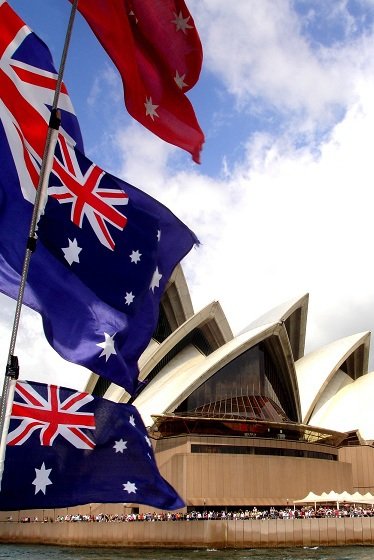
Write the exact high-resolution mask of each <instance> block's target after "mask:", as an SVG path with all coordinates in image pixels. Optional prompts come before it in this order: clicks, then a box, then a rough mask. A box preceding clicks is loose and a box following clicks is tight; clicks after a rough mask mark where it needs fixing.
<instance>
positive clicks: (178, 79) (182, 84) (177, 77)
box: [174, 70, 188, 89]
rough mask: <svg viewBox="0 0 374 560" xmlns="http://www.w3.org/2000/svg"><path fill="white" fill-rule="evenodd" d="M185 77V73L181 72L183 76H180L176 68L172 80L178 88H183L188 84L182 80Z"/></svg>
mask: <svg viewBox="0 0 374 560" xmlns="http://www.w3.org/2000/svg"><path fill="white" fill-rule="evenodd" d="M185 77H186V74H183V76H180V75H179V72H178V70H176V72H175V76H174V82H175V83H176V84H177V86H178V87H179V89H183V88H184V87H187V86H188V84H186V82H185V81H184V78H185Z"/></svg>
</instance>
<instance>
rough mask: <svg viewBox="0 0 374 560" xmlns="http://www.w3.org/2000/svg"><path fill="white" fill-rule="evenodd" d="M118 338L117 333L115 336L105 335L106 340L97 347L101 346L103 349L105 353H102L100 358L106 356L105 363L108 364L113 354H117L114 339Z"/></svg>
mask: <svg viewBox="0 0 374 560" xmlns="http://www.w3.org/2000/svg"><path fill="white" fill-rule="evenodd" d="M115 336H116V333H114V335H113V336H110V335H109V334H108V333H106V332H105V333H104V337H105V340H104V341H103V342H100V343H98V344H96V346H99V347H100V348H102V349H103V351H102V352H101V354H100V356H99V358H101V357H102V356H105V361H106V362H107V361H108V359H109V358H110V356H111V355H112V354H117V352H116V351H115V349H114V337H115Z"/></svg>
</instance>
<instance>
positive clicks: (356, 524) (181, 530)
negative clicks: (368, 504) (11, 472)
mask: <svg viewBox="0 0 374 560" xmlns="http://www.w3.org/2000/svg"><path fill="white" fill-rule="evenodd" d="M0 542H2V543H28V544H31V543H34V544H35V543H38V544H54V545H60V546H88V547H91V546H92V547H101V546H105V547H147V548H150V547H152V548H153V547H154V548H157V547H164V548H190V547H199V548H210V547H212V548H213V547H214V548H266V547H269V548H280V547H294V546H345V545H366V546H367V545H373V544H374V518H370V517H357V518H354V517H350V518H343V519H329V518H325V519H303V520H301V519H294V520H275V519H269V520H264V521H258V520H253V521H251V520H244V521H222V520H219V521H218V520H217V521H159V522H157V521H156V522H132V523H115V522H113V523H82V522H78V523H40V522H39V523H37V522H36V523H17V522H0Z"/></svg>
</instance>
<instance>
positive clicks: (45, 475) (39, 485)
mask: <svg viewBox="0 0 374 560" xmlns="http://www.w3.org/2000/svg"><path fill="white" fill-rule="evenodd" d="M51 470H52V469H46V468H45V464H44V463H43V464H42V466H41V467H40V469H35V474H36V477H35V479H34V480H33V485H34V486H35V494H37V493H38V492H40V491H42V492H43V494H45V491H46V488H47V486H48V485H49V484H53V482H51V481H50V480H49V475H50V474H51Z"/></svg>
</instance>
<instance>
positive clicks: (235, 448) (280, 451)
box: [191, 443, 338, 461]
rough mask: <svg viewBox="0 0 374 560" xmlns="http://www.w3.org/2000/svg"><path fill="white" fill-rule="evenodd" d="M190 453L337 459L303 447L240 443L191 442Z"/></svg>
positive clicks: (328, 454)
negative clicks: (212, 443) (250, 445)
mask: <svg viewBox="0 0 374 560" xmlns="http://www.w3.org/2000/svg"><path fill="white" fill-rule="evenodd" d="M191 453H222V454H232V455H272V456H277V457H304V458H308V459H324V460H326V461H337V460H338V457H337V455H334V454H333V453H323V452H320V451H308V450H305V449H285V448H280V447H246V446H242V445H208V444H196V443H193V444H191Z"/></svg>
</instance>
